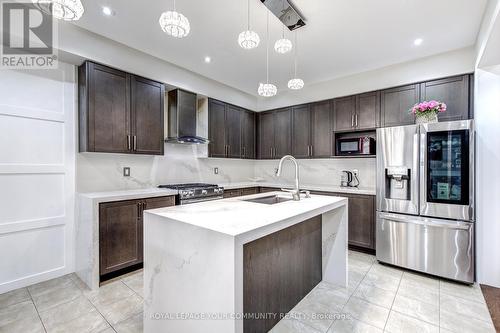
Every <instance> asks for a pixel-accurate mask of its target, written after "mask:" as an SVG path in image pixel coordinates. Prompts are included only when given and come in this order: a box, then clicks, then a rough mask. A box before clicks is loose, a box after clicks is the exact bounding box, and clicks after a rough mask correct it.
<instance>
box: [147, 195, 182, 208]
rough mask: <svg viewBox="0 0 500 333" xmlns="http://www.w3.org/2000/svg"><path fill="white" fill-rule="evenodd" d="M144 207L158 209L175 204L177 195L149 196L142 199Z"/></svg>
mask: <svg viewBox="0 0 500 333" xmlns="http://www.w3.org/2000/svg"><path fill="white" fill-rule="evenodd" d="M142 201H143V203H144V206H143V209H156V208H163V207H171V206H175V196H168V197H156V198H147V199H144V200H142Z"/></svg>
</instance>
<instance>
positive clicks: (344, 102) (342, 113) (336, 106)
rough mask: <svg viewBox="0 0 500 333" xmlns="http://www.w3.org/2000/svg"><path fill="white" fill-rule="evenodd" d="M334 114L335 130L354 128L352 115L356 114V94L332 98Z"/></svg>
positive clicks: (350, 129)
mask: <svg viewBox="0 0 500 333" xmlns="http://www.w3.org/2000/svg"><path fill="white" fill-rule="evenodd" d="M333 110H334V114H335V119H334V122H333V123H334V128H335V131H336V132H338V131H352V130H353V129H354V116H355V114H356V96H348V97H342V98H335V99H334V100H333Z"/></svg>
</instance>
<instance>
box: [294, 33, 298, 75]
mask: <svg viewBox="0 0 500 333" xmlns="http://www.w3.org/2000/svg"><path fill="white" fill-rule="evenodd" d="M298 48H299V47H298V44H297V30H295V61H294V63H295V64H294V67H295V69H294V70H295V74H294V78H295V79H296V78H297V49H298Z"/></svg>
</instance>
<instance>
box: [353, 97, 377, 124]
mask: <svg viewBox="0 0 500 333" xmlns="http://www.w3.org/2000/svg"><path fill="white" fill-rule="evenodd" d="M379 124H380V92H379V91H375V92H370V93H366V94H360V95H356V114H355V116H354V127H355V129H356V130H367V129H374V128H376V127H378V126H379Z"/></svg>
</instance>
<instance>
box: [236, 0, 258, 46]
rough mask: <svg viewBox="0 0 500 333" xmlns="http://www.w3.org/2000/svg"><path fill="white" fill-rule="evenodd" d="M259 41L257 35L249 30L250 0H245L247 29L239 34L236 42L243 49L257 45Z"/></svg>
mask: <svg viewBox="0 0 500 333" xmlns="http://www.w3.org/2000/svg"><path fill="white" fill-rule="evenodd" d="M259 43H260V38H259V35H258V34H257V33H256V32H255V31H252V30H250V0H247V30H245V31H243V32H241V33H240V34H239V36H238V44H239V45H240V46H241V47H242V48H244V49H245V50H250V49H254V48H256V47H257V46H259Z"/></svg>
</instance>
